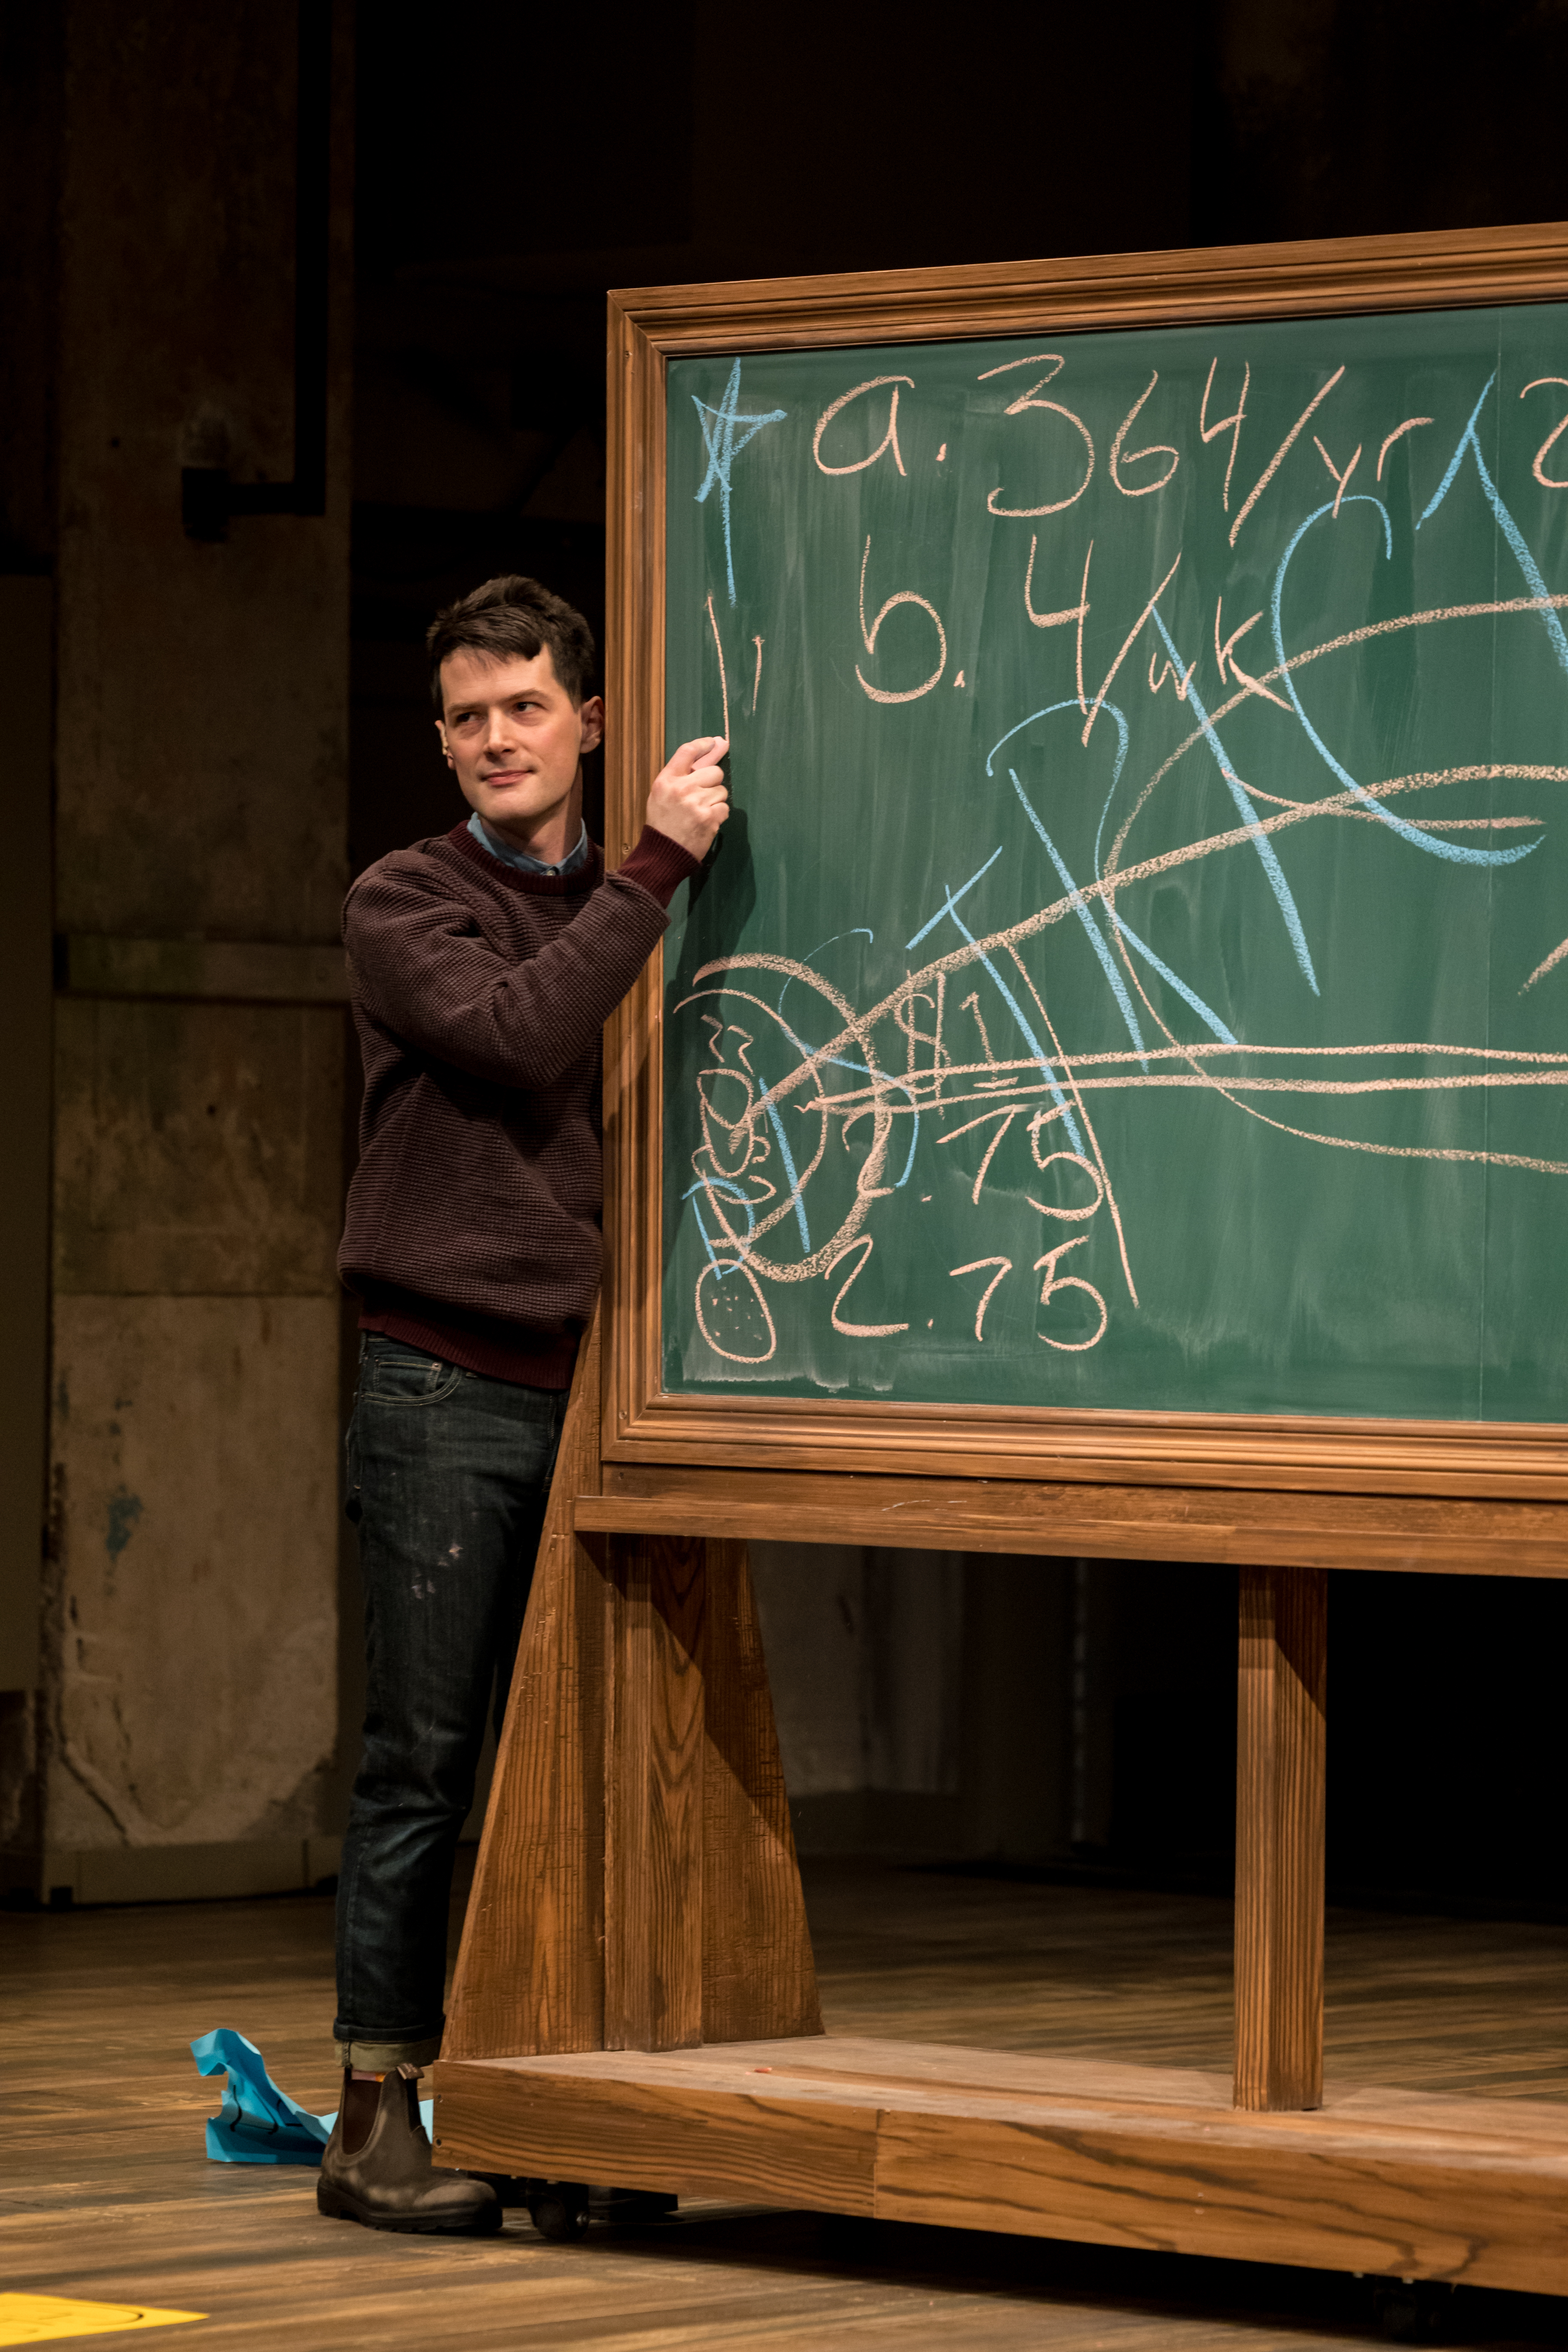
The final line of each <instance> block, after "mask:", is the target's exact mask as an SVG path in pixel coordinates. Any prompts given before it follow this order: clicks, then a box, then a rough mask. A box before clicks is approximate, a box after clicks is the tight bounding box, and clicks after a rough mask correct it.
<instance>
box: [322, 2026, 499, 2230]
mask: <svg viewBox="0 0 1568 2352" xmlns="http://www.w3.org/2000/svg"><path fill="white" fill-rule="evenodd" d="M418 2080H419V2069H418V2067H417V2066H399V2067H398V2069H397V2070H396V2072H395V2074H387V2075H384V2077H383V2078H382V2080H381V2082H380V2083H379V2084H375V2083H354V2082H353V2079H352V2077H351V2076H350V2075H348V2074H345V2075H344V2076H343V2103H342V2106H341V2107H340V2108H339V2110H338V2119H337V2121H336V2123H335V2124H334V2125H333V2126H332V2136H331V2139H330V2140H329V2141H328V2142H327V2147H326V2153H325V2154H324V2155H323V2157H322V2158H321V2178H320V2179H319V2180H318V2181H317V2183H316V2203H317V2205H318V2206H319V2207H320V2209H321V2211H322V2212H323V2213H328V2214H331V2216H332V2217H333V2219H334V2220H336V2221H363V2223H364V2225H365V2227H366V2229H369V2230H417V2231H443V2232H447V2233H451V2232H458V2231H462V2232H466V2233H467V2234H468V2235H469V2236H471V2237H482V2236H484V2235H485V2234H486V2232H487V2231H491V2230H499V2229H500V2225H501V2209H500V2200H499V2199H498V2197H497V2196H496V2193H495V2190H494V2189H491V2188H490V2187H489V2184H488V2183H487V2182H486V2181H483V2180H473V2179H470V2178H469V2177H468V2174H467V2173H466V2172H437V2169H436V2168H435V2166H434V2165H433V2164H432V2162H431V2160H430V2142H429V2140H428V2138H427V2137H426V2132H425V2126H424V2125H423V2124H422V2123H421V2121H420V2120H419V2095H418V2092H417V2090H416V2087H415V2086H416V2084H417V2083H418ZM365 2094H369V2095H371V2096H374V2106H372V2105H371V2096H365ZM367 2112H368V2116H369V2122H368V2127H367V2125H366V2120H365V2118H366V2115H367Z"/></svg>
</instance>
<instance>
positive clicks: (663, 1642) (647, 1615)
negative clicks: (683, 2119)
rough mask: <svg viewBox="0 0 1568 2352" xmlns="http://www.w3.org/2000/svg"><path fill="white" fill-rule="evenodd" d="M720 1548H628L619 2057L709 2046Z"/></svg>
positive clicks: (612, 2007)
mask: <svg viewBox="0 0 1568 2352" xmlns="http://www.w3.org/2000/svg"><path fill="white" fill-rule="evenodd" d="M706 1550H707V1548H706V1546H705V1545H704V1544H703V1543H702V1542H701V1541H700V1539H698V1538H691V1537H685V1536H648V1537H646V1538H626V1537H620V1538H612V1540H611V1543H610V1546H609V1571H610V1584H611V1608H612V1626H611V1637H610V1653H611V1662H610V1692H609V1731H608V1738H607V1743H606V1751H607V1762H606V1769H605V2027H604V2040H605V2048H606V2049H611V2050H667V2049H672V2048H674V2049H679V2048H680V2047H682V2046H684V2045H687V2044H689V2043H692V2042H699V2041H700V2039H701V2035H702V1798H703V1777H704V1776H703V1759H704V1746H705V1743H704V1739H703V1695H702V1647H703V1617H704V1611H705V1601H706V1590H707V1580H706V1575H705V1569H706Z"/></svg>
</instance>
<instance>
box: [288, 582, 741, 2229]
mask: <svg viewBox="0 0 1568 2352" xmlns="http://www.w3.org/2000/svg"><path fill="white" fill-rule="evenodd" d="M426 642H427V646H428V650H429V656H430V672H431V683H432V690H433V692H434V696H435V700H436V708H437V713H438V718H437V729H438V731H439V734H440V740H441V746H442V750H443V751H444V752H445V755H446V759H447V765H448V767H449V768H450V769H451V770H452V772H453V774H454V775H455V776H456V778H457V781H458V787H459V789H460V791H461V792H462V794H463V797H464V799H465V800H466V801H467V802H468V806H469V809H470V810H471V812H472V814H470V815H469V817H468V820H467V822H466V824H458V825H455V826H454V827H453V829H452V831H451V832H450V833H448V834H445V835H439V836H438V837H437V838H436V839H434V840H431V841H422V842H416V844H415V845H414V846H413V848H411V849H405V850H399V851H396V852H395V853H394V855H393V856H390V857H384V858H382V859H381V860H380V861H379V863H378V864H376V865H374V866H372V867H371V868H370V869H369V871H368V872H367V873H366V874H364V875H363V876H362V877H361V878H360V880H359V881H358V882H357V883H356V884H355V885H354V887H353V889H352V890H351V892H350V893H349V898H348V903H347V906H346V908H345V909H344V918H343V937H344V940H345V942H346V945H347V948H348V954H349V964H350V971H351V976H352V985H353V1012H354V1021H355V1024H356V1026H357V1028H358V1031H359V1037H360V1045H361V1050H362V1054H363V1061H364V1077H365V1093H364V1109H363V1117H362V1120H361V1128H360V1147H361V1149H360V1161H359V1167H358V1171H357V1172H356V1174H355V1176H354V1180H353V1185H352V1187H351V1188H350V1192H349V1202H348V1214H347V1220H346V1223H345V1229H344V1234H343V1243H342V1252H341V1254H340V1258H339V1265H340V1267H341V1269H342V1275H343V1278H344V1280H345V1282H346V1283H347V1284H348V1286H350V1287H351V1288H352V1289H353V1290H354V1291H356V1292H357V1293H358V1295H359V1297H360V1298H361V1299H362V1301H363V1312H362V1315H361V1318H360V1324H361V1329H362V1331H363V1335H364V1336H363V1341H362V1347H361V1367H360V1381H359V1388H358V1391H357V1394H356V1396H355V1399H354V1409H353V1420H352V1421H351V1423H350V1426H349V1434H348V1462H349V1502H348V1508H349V1514H350V1517H352V1518H353V1519H354V1520H355V1521H356V1522H357V1524H358V1528H359V1538H360V1559H361V1567H362V1571H363V1580H364V1598H365V1652H366V1660H367V1667H368V1689H367V1694H366V1704H365V1726H364V1748H363V1760H362V1762H361V1765H360V1770H359V1775H358V1778H357V1780H356V1781H355V1783H354V1790H353V1803H352V1806H351V1810H350V1817H349V1827H348V1833H347V1835H346V1837H345V1839H344V1841H343V1858H342V1873H341V1875H340V1878H339V1884H338V1915H337V1916H338V1927H337V1935H338V2016H337V2021H336V2025H335V2027H334V2038H335V2041H336V2044H337V2049H338V2054H339V2058H340V2061H341V2063H342V2067H343V2096H342V2111H341V2113H340V2115H339V2117H338V2121H337V2125H336V2126H335V2128H334V2130H333V2133H332V2137H331V2143H330V2145H329V2147H328V2148H327V2151H326V2155H325V2158H324V2160H323V2162H322V2166H321V2180H320V2183H319V2186H318V2190H317V2200H318V2202H319V2204H320V2206H321V2210H322V2211H323V2212H325V2213H331V2214H336V2215H339V2216H341V2217H342V2218H343V2219H345V2220H351V2221H363V2222H366V2223H369V2224H370V2225H372V2226H373V2227H377V2228H382V2229H397V2230H420V2231H429V2230H441V2231H447V2230H467V2231H482V2230H488V2229H494V2228H497V2227H499V2225H500V2206H499V2204H498V2203H497V2201H496V2199H495V2196H494V2193H493V2191H492V2190H491V2189H489V2187H488V2186H487V2185H486V2184H485V2183H484V2182H482V2181H477V2180H472V2179H468V2178H467V2177H466V2176H464V2175H463V2174H460V2173H452V2172H435V2171H433V2169H432V2167H431V2161H430V2149H429V2143H428V2141H427V2140H426V2137H425V2135H424V2132H423V2131H422V2130H421V2128H420V2126H419V2119H418V2105H417V2099H416V2092H415V2088H414V2085H415V2083H416V2079H417V2074H418V2070H419V2069H420V2068H421V2067H423V2066H425V2065H426V2064H427V2063H429V2061H430V2060H431V2059H433V2058H434V2057H435V2056H436V2054H437V2051H438V2049H439V2047H440V2042H441V2028H442V2022H443V2019H442V2006H441V2004H442V1991H443V1985H444V1980H445V1965H446V1946H447V1902H448V1896H449V1892H450V1885H451V1875H452V1862H453V1856H454V1853H455V1851H456V1847H457V1840H458V1831H459V1829H460V1828H461V1826H462V1822H463V1820H464V1817H465V1815H466V1814H467V1812H468V1807H469V1805H470V1803H471V1801H472V1798H473V1787H474V1773H475V1768H476V1765H477V1762H478V1759H479V1750H480V1747H481V1745H482V1741H483V1735H484V1724H485V1715H486V1710H487V1707H488V1706H489V1703H490V1697H491V1691H492V1687H493V1691H494V1705H495V1710H496V1721H497V1723H498V1725H499V1723H500V1713H501V1710H502V1708H503V1707H504V1706H505V1701H506V1692H507V1685H508V1683H509V1680H510V1674H511V1665H512V1659H513V1655H514V1654H515V1651H516V1647H517V1640H518V1634H519V1632H520V1630H521V1623H522V1613H523V1606H524V1603H525V1601H526V1600H527V1597H528V1586H529V1580H530V1576H531V1570H532V1566H533V1556H534V1552H535V1549H537V1545H538V1541H539V1534H540V1528H541V1523H542V1517H543V1511H544V1503H545V1497H546V1495H547V1493H548V1489H549V1484H550V1475H551V1470H552V1465H553V1462H554V1455H555V1446H556V1441H557V1438H558V1436H559V1433H560V1428H561V1422H562V1417H563V1412H564V1407H565V1398H566V1390H567V1387H568V1384H569V1383H570V1381H571V1377H572V1367H573V1360H574V1355H575V1352H576V1347H577V1341H578V1338H579V1336H580V1334H581V1333H582V1331H583V1329H584V1326H585V1324H586V1322H587V1319H588V1318H589V1316H590V1315H591V1313H592V1312H593V1306H594V1297H595V1291H596V1289H597V1286H598V1280H599V1260H600V1233H599V1213H600V1129H599V1080H600V1032H601V1029H602V1026H603V1024H604V1022H605V1019H606V1017H607V1015H608V1014H609V1013H611V1011H612V1010H613V1009H614V1007H615V1006H616V1004H617V1003H619V1002H620V999H621V998H622V997H623V996H624V995H625V994H626V991H627V989H628V988H629V987H630V986H631V984H632V982H633V981H634V980H635V979H636V978H637V974H638V972H639V971H641V970H642V968H643V965H644V964H645V963H646V962H647V958H648V955H649V953H650V952H651V950H653V948H654V946H655V944H656V943H657V941H658V938H659V936H660V934H661V932H662V931H663V930H664V929H665V926H666V923H667V921H668V915H667V912H666V909H667V908H668V903H669V900H670V898H671V897H672V896H673V894H674V892H675V890H676V889H677V887H679V884H680V883H681V882H682V881H684V880H685V879H686V878H687V877H689V875H691V874H693V873H695V871H696V870H697V867H698V866H699V864H700V861H701V859H702V857H703V856H705V854H706V852H707V851H708V849H709V848H710V845H711V844H712V841H713V839H714V836H715V835H716V834H717V832H718V829H719V827H720V825H721V824H722V823H723V821H724V818H725V817H726V815H727V814H728V813H729V803H728V799H727V794H726V786H725V780H724V772H723V770H722V768H721V766H720V765H719V761H720V758H721V755H722V753H723V751H724V749H725V745H724V742H723V740H722V739H721V738H718V737H706V736H705V737H702V738H700V740H697V741H695V742H691V743H685V744H682V746H681V747H680V749H679V751H677V752H676V753H675V755H674V757H673V758H672V759H671V760H670V761H669V762H668V765H667V766H666V767H665V768H664V769H663V770H661V772H660V773H659V774H658V777H657V778H656V779H655V782H654V784H653V788H652V790H651V792H650V793H649V794H648V802H647V825H646V827H645V829H644V831H643V834H642V836H641V838H640V840H639V841H638V842H637V846H636V847H635V848H634V849H633V851H632V853H631V855H630V856H629V857H627V858H626V862H625V864H624V865H623V866H621V867H620V869H619V871H618V872H616V873H615V874H612V875H606V874H605V866H604V859H603V856H602V854H601V852H600V851H599V849H598V848H597V847H596V846H595V844H594V843H593V842H591V841H590V840H589V838H588V835H587V831H586V828H585V826H584V822H583V811H582V797H583V768H582V761H583V754H584V752H585V751H592V750H593V749H594V747H595V745H596V744H597V743H598V742H599V740H600V739H601V736H602V734H603V731H604V723H605V720H604V704H603V703H602V701H601V700H600V698H599V697H598V696H597V695H593V694H589V693H588V692H587V690H586V689H587V688H588V685H589V683H590V681H591V675H592V668H593V662H594V640H593V637H592V635H591V633H590V632H589V629H588V626H587V624H586V623H585V622H584V619H583V617H582V615H581V614H578V613H576V612H574V610H573V609H572V607H571V606H570V605H569V604H563V602H562V600H561V599H560V598H559V597H557V596H552V594H551V593H549V592H548V590H546V589H543V588H542V587H540V585H539V584H538V583H537V582H535V581H531V580H523V579H519V578H515V577H508V578H504V579H498V580H490V581H487V582H486V583H485V585H484V586H483V587H482V588H478V589H476V590H475V591H474V593H472V594H471V595H469V596H465V597H464V598H462V599H461V601H460V602H459V603H458V604H453V605H450V606H448V607H447V610H446V611H444V612H442V613H440V614H438V615H437V619H436V621H435V624H434V625H433V626H432V628H431V630H430V632H429V636H428V638H427V641H426Z"/></svg>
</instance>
